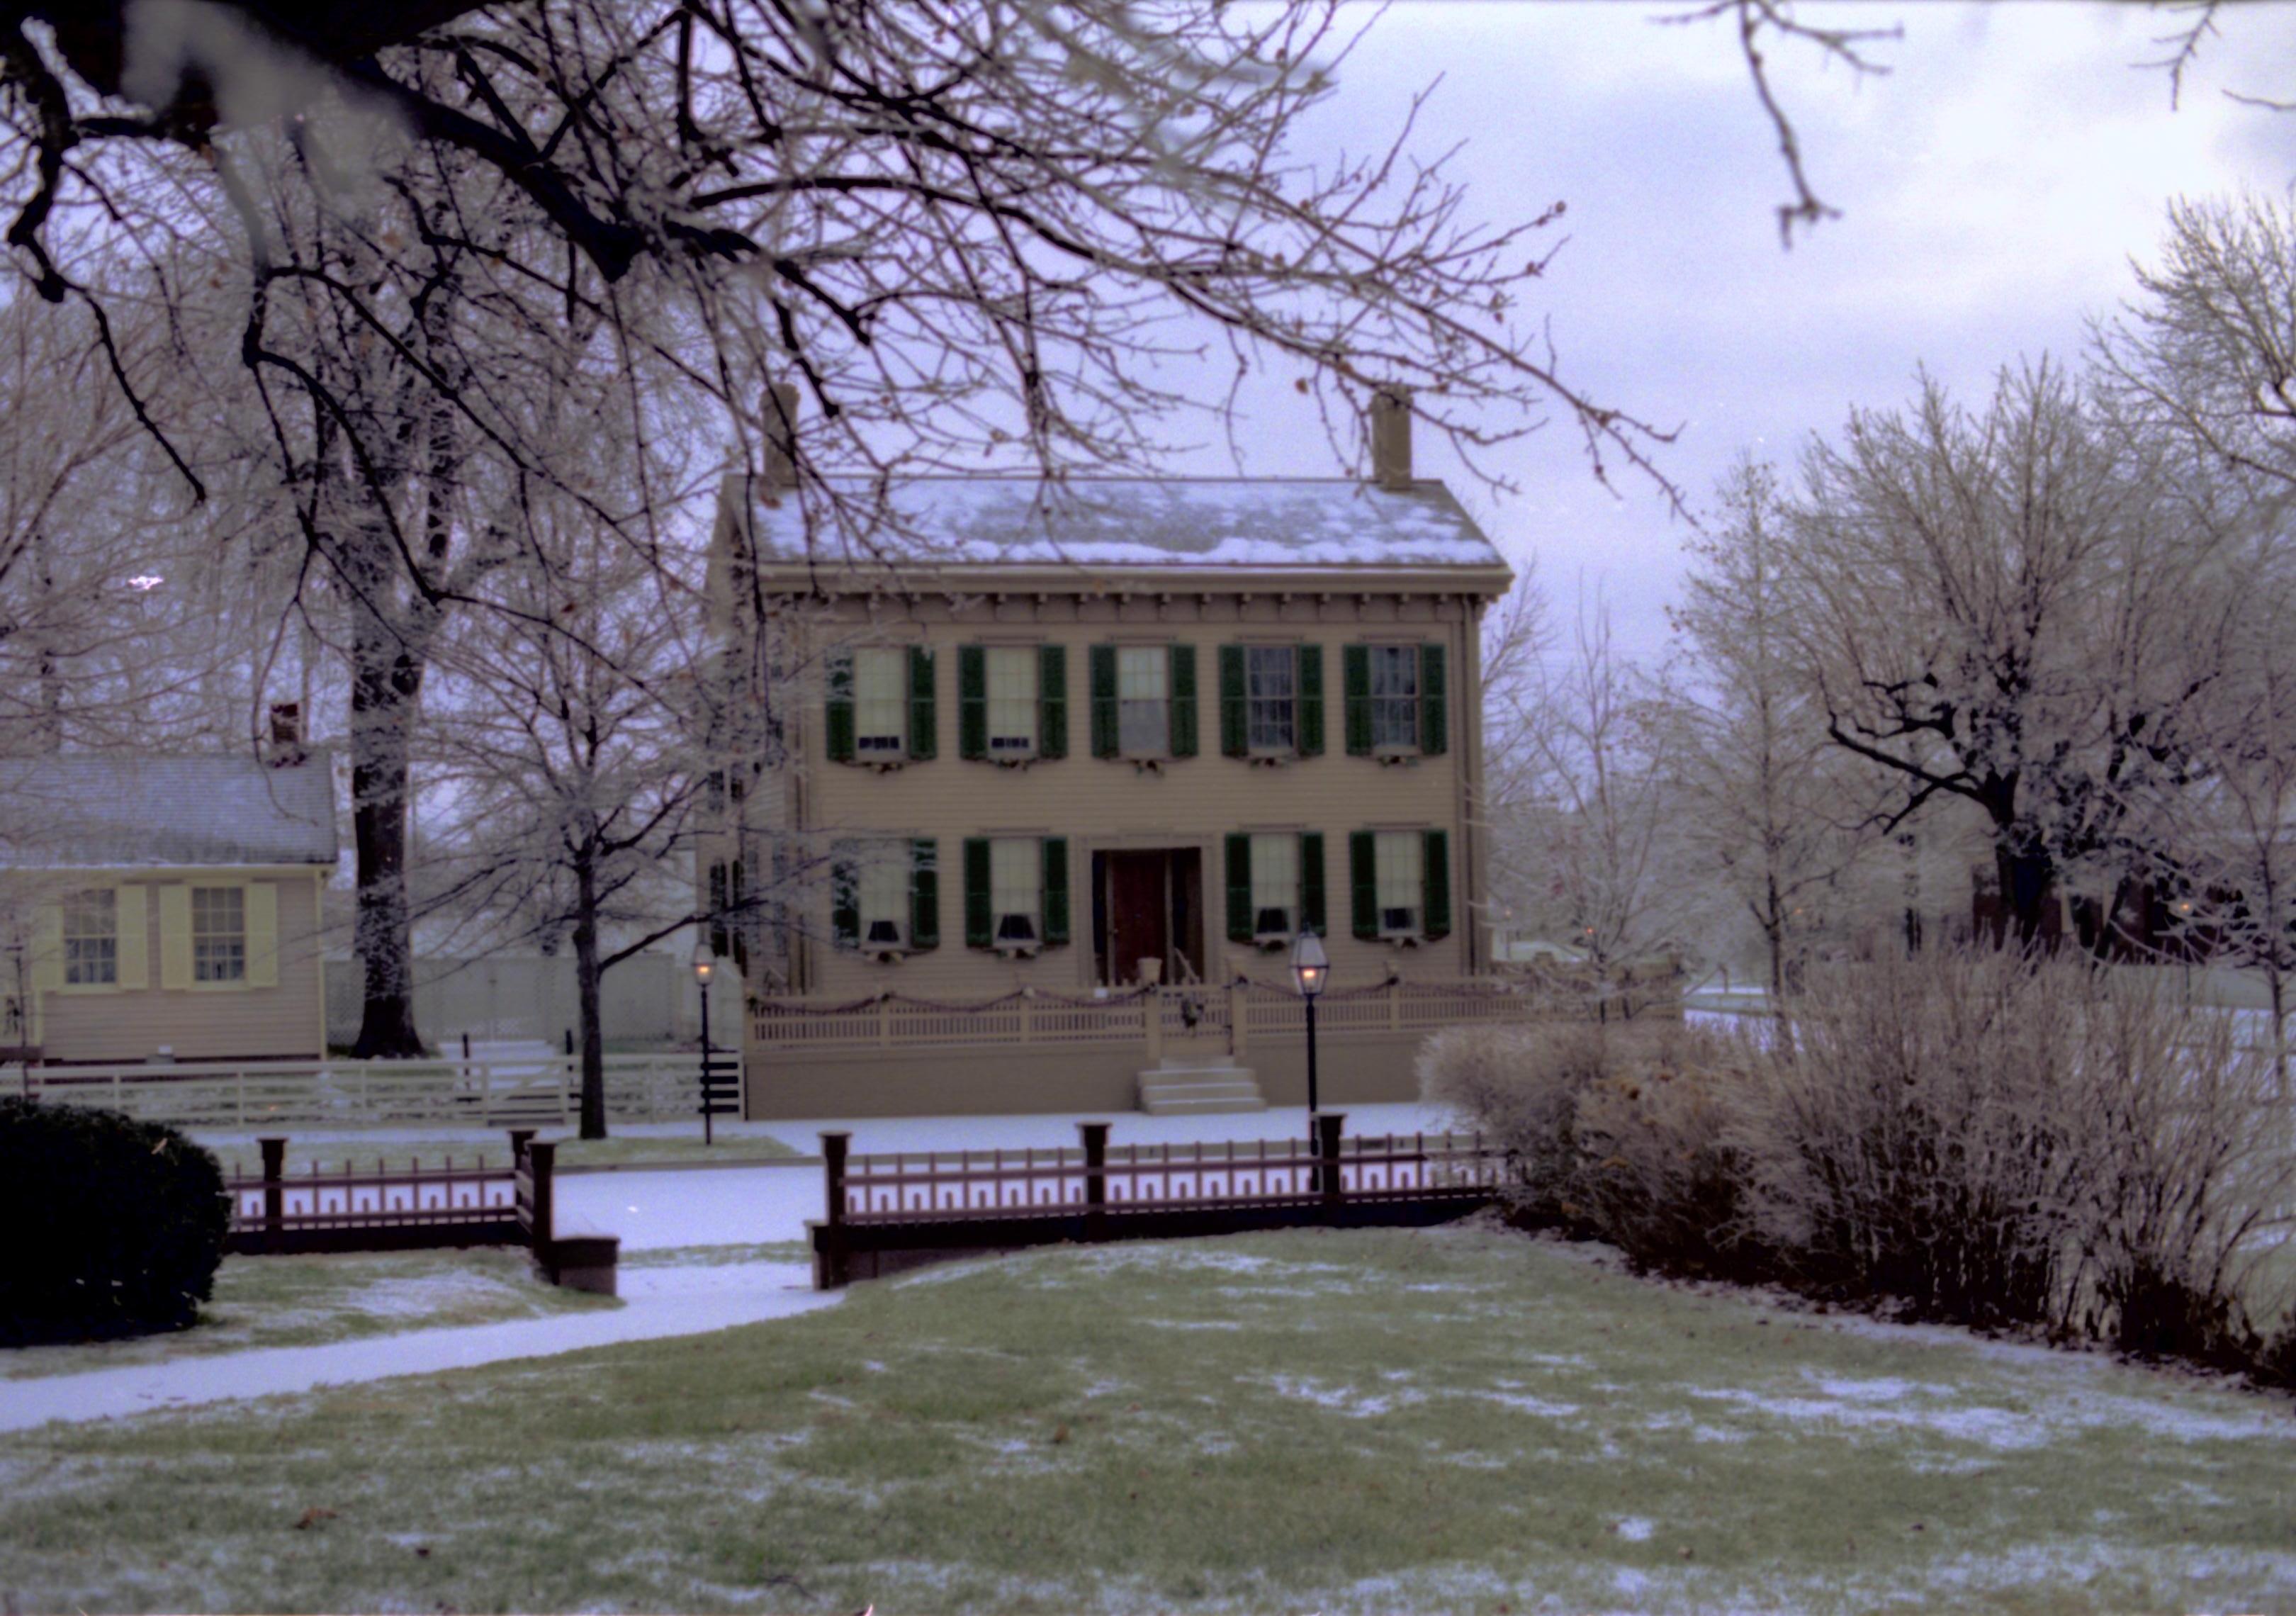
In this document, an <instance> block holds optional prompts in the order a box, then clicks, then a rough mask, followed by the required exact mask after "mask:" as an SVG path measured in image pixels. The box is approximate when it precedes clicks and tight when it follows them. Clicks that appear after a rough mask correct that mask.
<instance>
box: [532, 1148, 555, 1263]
mask: <svg viewBox="0 0 2296 1616" xmlns="http://www.w3.org/2000/svg"><path fill="white" fill-rule="evenodd" d="M526 1161H527V1166H528V1168H529V1169H530V1170H531V1172H532V1174H533V1177H534V1227H533V1229H532V1230H530V1231H529V1235H530V1237H531V1238H532V1240H533V1242H534V1260H535V1261H536V1262H537V1263H538V1264H540V1265H541V1267H542V1271H543V1272H544V1273H545V1274H546V1275H548V1276H550V1283H551V1284H557V1283H558V1272H557V1268H558V1265H557V1263H556V1261H555V1260H554V1259H553V1258H552V1256H551V1251H550V1248H551V1247H552V1245H553V1244H554V1243H556V1240H557V1234H556V1230H557V1226H558V1225H557V1215H556V1210H555V1208H553V1205H552V1204H551V1202H552V1189H551V1184H550V1174H551V1169H553V1167H554V1166H555V1165H556V1163H557V1161H558V1146H557V1144H555V1143H554V1142H553V1141H552V1140H549V1139H529V1140H528V1141H527V1144H526Z"/></svg>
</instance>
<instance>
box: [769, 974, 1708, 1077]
mask: <svg viewBox="0 0 2296 1616" xmlns="http://www.w3.org/2000/svg"><path fill="white" fill-rule="evenodd" d="M1678 985H1679V978H1678V976H1677V975H1675V974H1671V973H1669V974H1666V975H1663V976H1659V975H1652V976H1651V977H1650V978H1648V979H1646V980H1645V979H1636V980H1628V981H1625V982H1624V983H1623V985H1621V984H1620V983H1619V982H1612V983H1611V984H1610V985H1609V986H1607V987H1603V988H1598V987H1597V986H1596V985H1595V984H1592V983H1582V982H1579V981H1577V980H1570V979H1565V978H1562V977H1559V976H1555V975H1553V974H1548V975H1545V976H1536V977H1534V976H1530V975H1528V974H1523V975H1515V976H1508V977H1491V978H1460V979H1456V980H1448V981H1403V980H1396V981H1382V982H1371V983H1364V984H1360V985H1358V986H1356V987H1353V988H1333V990H1331V991H1329V992H1327V993H1325V994H1324V995H1323V997H1320V998H1319V999H1317V1000H1316V1028H1317V1030H1318V1032H1319V1033H1321V1034H1322V1035H1324V1036H1326V1037H1337V1038H1347V1037H1349V1036H1351V1035H1354V1034H1357V1033H1382V1032H1385V1033H1398V1032H1431V1031H1433V1030H1435V1029H1438V1028H1442V1027H1456V1026H1461V1025H1472V1024H1479V1023H1480V1024H1489V1023H1509V1022H1516V1023H1520V1022H1529V1021H1547V1020H1557V1019H1564V1018H1574V1019H1575V1018H1586V1017H1591V1016H1593V1015H1594V1014H1595V1013H1598V1012H1599V1013H1603V1014H1606V1015H1610V1016H1614V1017H1627V1016H1633V1015H1637V1014H1647V1013H1658V1014H1669V1013H1679V1005H1680V998H1679V994H1678V992H1677V988H1678ZM1306 1018H1307V1012H1306V1011H1305V1009H1304V1008H1303V1007H1302V1005H1301V1002H1300V996H1299V994H1298V993H1297V992H1295V991H1293V990H1292V988H1291V987H1290V986H1288V985H1279V984H1275V983H1271V982H1262V981H1253V980H1236V981H1234V982H1231V983H1227V984H1225V985H1215V984H1188V985H1181V986H1159V987H1154V988H1125V989H1122V990H1111V991H1104V992H1100V993H1095V994H1092V995H1089V996H1087V995H1082V994H1063V993H1053V992H1049V991H1046V990H1042V989H1036V988H1023V989H1021V990H1020V991H1019V992H1016V993H1012V994H1008V995H1006V996H1005V997H1002V998H996V999H989V1000H985V1001H982V1002H980V1003H974V1004H952V1003H942V1002H939V1001H937V1000H931V999H921V998H914V997H909V996H908V995H906V994H900V993H892V992H887V993H882V994H878V995H874V996H873V997H868V998H865V999H850V1000H845V1001H842V1002H833V1001H830V1000H826V999H806V998H759V999H752V1000H751V1001H750V1036H751V1038H752V1041H753V1043H754V1045H755V1046H757V1047H758V1048H759V1049H761V1050H765V1051H774V1050H783V1049H787V1050H808V1049H840V1048H844V1049H849V1048H857V1047H860V1048H865V1047H870V1046H875V1047H878V1048H914V1047H917V1046H946V1047H950V1048H966V1047H979V1046H983V1045H1009V1046H1062V1045H1080V1044H1113V1043H1136V1044H1139V1045H1141V1046H1144V1049H1145V1051H1146V1053H1147V1054H1148V1056H1149V1058H1150V1059H1151V1060H1153V1059H1155V1058H1158V1056H1159V1055H1160V1049H1161V1046H1162V1044H1163V1043H1164V1042H1165V1041H1166V1040H1169V1039H1181V1038H1220V1039H1222V1040H1224V1041H1225V1042H1226V1046H1227V1048H1228V1052H1229V1053H1230V1054H1234V1055H1238V1056H1241V1055H1244V1054H1247V1053H1248V1052H1249V1050H1250V1048H1251V1042H1252V1040H1253V1039H1254V1038H1297V1037H1299V1036H1300V1034H1301V1032H1302V1030H1303V1029H1304V1026H1305V1022H1306Z"/></svg>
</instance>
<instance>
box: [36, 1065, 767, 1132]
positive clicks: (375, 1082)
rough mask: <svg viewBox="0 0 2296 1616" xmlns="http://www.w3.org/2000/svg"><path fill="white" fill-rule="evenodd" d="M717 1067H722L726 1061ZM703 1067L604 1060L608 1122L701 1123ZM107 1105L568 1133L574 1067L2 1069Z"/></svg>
mask: <svg viewBox="0 0 2296 1616" xmlns="http://www.w3.org/2000/svg"><path fill="white" fill-rule="evenodd" d="M721 1058H722V1057H721ZM8 1092H15V1093H20V1094H23V1095H29V1096H36V1097H37V1098H39V1099H43V1100H47V1101H50V1102H53V1103H58V1104H68V1105H102V1106H110V1107H111V1108H112V1109H114V1110H117V1111H124V1112H127V1113H128V1114H129V1115H130V1116H135V1117H141V1118H143V1119H145V1120H150V1121H153V1122H168V1123H173V1124H176V1125H177V1126H179V1127H184V1128H221V1129H229V1130H232V1131H246V1130H251V1129H257V1128H264V1129H268V1128H289V1127H293V1128H408V1127H436V1126H440V1125H449V1126H451V1125H456V1124H468V1125H470V1126H471V1127H473V1128H518V1127H539V1128H551V1127H570V1126H571V1125H572V1124H573V1123H574V1122H575V1121H576V1120H578V1116H579V1114H580V1111H581V1103H582V1071H581V1062H579V1061H578V1060H574V1059H572V1058H570V1057H568V1056H564V1055H519V1056H512V1057H507V1058H502V1059H493V1060H488V1059H475V1060H467V1061H465V1060H422V1061H348V1060H345V1061H334V1060H330V1061H245V1062H183V1063H181V1064H177V1065H172V1066H159V1065H148V1064H146V1065H135V1066H28V1067H21V1068H16V1069H9V1068H6V1067H0V1093H8ZM700 1108H701V1056H700V1055H699V1054H636V1055H630V1054H622V1055H608V1056H607V1057H606V1113H607V1115H608V1116H610V1117H611V1118H612V1119H613V1120H616V1121H620V1122H675V1121H683V1120H685V1119H687V1118H690V1117H695V1116H698V1115H699V1114H700Z"/></svg>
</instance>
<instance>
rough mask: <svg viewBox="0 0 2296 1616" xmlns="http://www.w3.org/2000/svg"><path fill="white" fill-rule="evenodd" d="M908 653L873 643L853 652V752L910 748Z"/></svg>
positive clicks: (889, 753)
mask: <svg viewBox="0 0 2296 1616" xmlns="http://www.w3.org/2000/svg"><path fill="white" fill-rule="evenodd" d="M908 671H909V664H908V653H907V652H905V651H903V650H901V649H900V648H899V647H898V646H873V647H871V648H869V649H867V650H864V651H857V652H854V653H853V752H854V755H855V756H856V757H860V758H871V757H877V758H882V757H894V758H898V757H900V756H901V755H902V754H904V753H905V752H906V751H908V748H909V701H908V688H907V685H908Z"/></svg>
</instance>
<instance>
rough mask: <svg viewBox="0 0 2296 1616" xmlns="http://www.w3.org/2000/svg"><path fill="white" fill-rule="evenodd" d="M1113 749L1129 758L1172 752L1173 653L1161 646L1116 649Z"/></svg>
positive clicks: (1166, 647)
mask: <svg viewBox="0 0 2296 1616" xmlns="http://www.w3.org/2000/svg"><path fill="white" fill-rule="evenodd" d="M1116 748H1117V751H1119V752H1120V753H1122V754H1123V755H1124V756H1126V757H1128V758H1161V757H1164V756H1166V755H1168V754H1169V752H1170V751H1171V750H1172V652H1171V649H1170V648H1169V646H1164V645H1119V646H1118V647H1117V648H1116Z"/></svg>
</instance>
